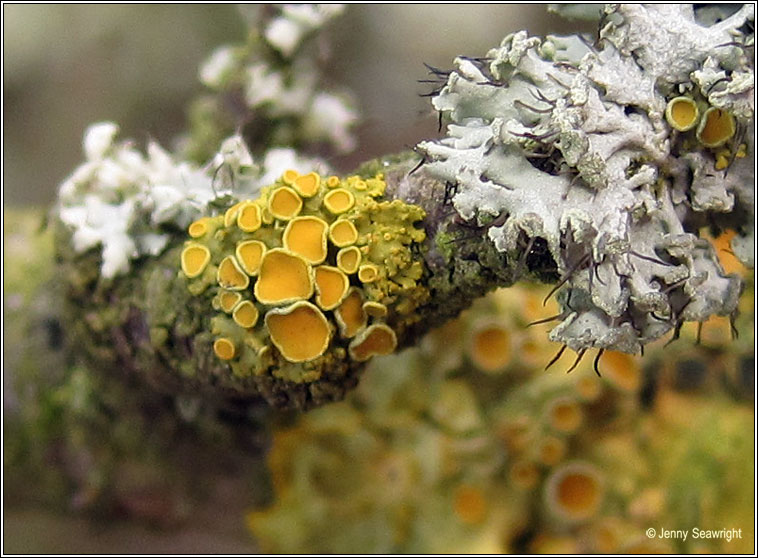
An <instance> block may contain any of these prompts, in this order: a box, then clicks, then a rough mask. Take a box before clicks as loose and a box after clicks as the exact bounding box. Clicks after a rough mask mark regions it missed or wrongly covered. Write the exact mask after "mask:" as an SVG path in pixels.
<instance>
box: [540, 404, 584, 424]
mask: <svg viewBox="0 0 758 558" xmlns="http://www.w3.org/2000/svg"><path fill="white" fill-rule="evenodd" d="M583 420H584V415H583V414H582V409H581V407H580V406H579V404H578V403H577V402H576V401H574V400H573V399H571V398H568V397H561V398H558V399H556V400H554V401H552V402H551V403H550V404H549V405H548V421H549V422H550V426H552V427H553V429H555V430H557V431H559V432H575V431H576V430H577V429H578V428H579V427H580V426H581V424H582V422H583Z"/></svg>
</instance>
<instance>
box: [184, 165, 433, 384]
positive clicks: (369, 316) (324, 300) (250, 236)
mask: <svg viewBox="0 0 758 558" xmlns="http://www.w3.org/2000/svg"><path fill="white" fill-rule="evenodd" d="M385 188H386V184H385V182H384V180H383V177H382V176H381V175H377V176H375V177H371V178H366V177H358V176H351V177H348V178H346V179H340V178H339V177H336V176H330V177H328V178H322V177H321V176H319V175H318V174H316V173H308V174H299V173H298V172H296V171H294V170H288V171H286V172H285V173H284V174H283V175H282V177H281V178H280V179H279V180H278V181H277V182H276V183H275V184H273V185H271V186H269V187H268V188H264V189H263V190H262V193H261V196H260V197H259V198H258V199H255V200H240V201H238V202H237V203H235V204H234V205H232V206H231V207H229V209H227V210H226V211H225V212H224V214H223V215H217V216H211V217H203V218H202V219H199V220H198V221H196V222H194V223H192V224H191V225H190V227H189V230H188V233H189V235H190V237H191V238H192V239H191V240H189V241H187V243H186V244H185V247H184V250H183V251H182V255H181V269H182V273H183V275H184V277H185V278H186V279H187V281H188V288H189V289H190V291H191V292H192V293H193V294H194V295H196V296H203V297H206V298H208V299H209V302H210V305H209V306H210V307H211V308H212V309H213V310H215V311H217V313H216V314H215V315H214V316H213V317H212V318H211V319H210V323H209V327H210V330H211V332H212V334H213V339H214V341H213V351H214V353H215V354H216V356H217V357H218V358H219V359H220V360H221V361H224V362H227V363H229V365H230V367H231V370H232V371H233V373H234V374H235V375H236V376H239V377H245V376H256V375H263V374H271V375H273V376H276V377H278V378H282V379H285V380H289V381H294V382H310V381H315V380H317V379H319V378H320V377H321V376H322V375H323V374H324V373H327V372H329V373H332V374H340V373H344V371H345V370H347V369H348V368H350V367H352V366H356V365H359V363H363V362H365V361H367V360H369V359H371V358H372V357H374V356H378V355H385V354H389V353H392V352H393V351H394V350H395V348H396V347H397V344H398V338H399V337H401V336H402V335H403V333H404V331H405V329H406V328H407V327H408V326H409V325H411V324H412V323H414V322H415V321H417V320H418V316H417V314H416V312H415V311H416V309H417V308H418V307H419V306H420V305H421V304H423V303H424V302H426V301H427V299H428V297H429V293H428V290H427V289H426V287H424V285H423V283H422V281H421V280H422V278H423V275H424V266H423V263H422V260H421V257H420V256H419V254H420V250H419V248H420V243H421V242H423V240H424V238H425V234H424V231H423V230H422V229H421V228H420V227H418V226H417V224H418V222H419V221H420V220H421V219H423V218H424V212H423V210H422V209H421V208H419V207H418V206H415V205H411V204H407V203H405V202H402V201H400V200H393V201H387V200H384V199H383V196H384V191H385Z"/></svg>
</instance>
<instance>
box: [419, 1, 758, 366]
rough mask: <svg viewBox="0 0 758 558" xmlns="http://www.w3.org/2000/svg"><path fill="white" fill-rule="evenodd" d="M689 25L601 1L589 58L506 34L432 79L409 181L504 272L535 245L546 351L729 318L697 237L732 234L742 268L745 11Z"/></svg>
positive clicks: (748, 122) (746, 249)
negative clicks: (548, 326) (433, 187)
mask: <svg viewBox="0 0 758 558" xmlns="http://www.w3.org/2000/svg"><path fill="white" fill-rule="evenodd" d="M697 16H698V13H697V10H695V9H694V8H693V7H692V6H685V5H677V6H669V5H665V6H664V5H656V6H640V5H613V6H609V7H607V8H606V9H605V13H604V14H603V18H602V21H601V23H600V27H599V29H600V31H599V36H598V39H597V41H596V42H595V44H594V45H593V44H591V43H590V41H588V40H585V39H583V38H581V37H576V36H575V37H555V36H548V37H547V38H545V39H544V40H543V39H540V38H537V37H529V36H528V35H527V33H526V32H519V33H515V34H512V35H508V36H507V37H506V38H505V39H504V40H503V42H502V43H501V45H500V46H499V47H498V48H494V49H492V50H490V51H489V52H488V53H487V55H486V56H485V57H483V58H467V57H459V58H457V59H456V62H455V64H456V68H455V69H454V70H452V71H450V72H442V71H438V70H436V69H434V70H432V71H433V73H435V74H436V75H437V77H438V78H439V80H440V88H439V90H438V92H437V93H436V95H435V96H434V98H433V104H434V107H435V108H436V109H437V110H438V111H440V113H441V114H442V117H443V118H446V119H447V120H448V122H449V124H448V127H447V136H446V137H444V138H443V139H441V140H439V141H425V142H422V143H421V144H419V146H418V148H419V149H420V150H421V151H422V152H423V153H424V154H425V164H424V165H423V167H422V168H423V169H424V171H425V172H426V173H427V174H428V175H430V176H431V177H434V178H436V179H438V180H441V181H446V182H447V183H448V184H451V185H452V186H453V188H452V190H453V192H454V195H453V196H452V205H453V206H454V208H455V210H456V212H457V214H458V216H459V217H460V218H461V219H463V220H465V221H466V222H467V223H471V224H472V226H474V227H475V228H480V229H484V230H486V232H485V233H484V234H486V235H487V236H488V238H489V240H490V241H491V242H492V244H493V246H494V248H495V249H496V250H498V251H499V252H500V253H502V254H503V256H504V257H505V258H507V260H508V261H510V262H515V261H519V260H522V259H523V258H524V251H525V250H526V251H527V255H528V251H529V250H530V249H531V247H532V246H534V244H535V242H537V241H539V242H541V243H544V244H546V245H547V248H548V250H549V253H550V256H551V257H552V259H553V260H554V262H555V264H556V268H557V269H556V271H557V273H558V275H559V281H558V283H559V286H563V289H562V290H561V291H560V292H559V294H558V297H559V300H560V301H561V303H562V305H563V312H562V313H561V314H560V315H559V316H558V317H557V319H558V320H559V321H560V324H559V325H558V326H557V327H555V328H554V329H553V331H552V332H551V334H550V337H551V339H552V340H554V341H559V342H561V343H563V344H564V345H567V346H569V347H570V348H572V349H574V350H576V351H580V352H582V351H585V350H587V349H589V348H593V347H594V348H599V349H614V350H621V351H624V352H635V351H638V350H640V348H641V347H642V346H643V345H644V344H646V343H647V342H649V341H651V340H654V339H656V338H658V337H661V336H662V335H664V334H665V333H667V332H669V331H671V330H673V331H674V334H675V335H677V334H678V331H679V328H680V327H681V326H682V324H683V323H684V322H685V321H704V320H705V319H707V318H708V317H709V316H710V315H713V314H719V315H728V314H730V313H732V312H733V311H734V310H735V308H736V306H737V298H738V296H739V292H740V289H741V281H740V279H739V278H738V277H736V276H734V275H730V274H727V273H726V272H725V271H724V270H723V268H722V267H721V265H720V264H719V262H718V258H717V257H716V251H715V250H714V249H713V246H712V245H711V244H710V242H709V241H708V240H707V239H706V238H705V235H704V234H702V233H703V232H705V230H706V229H710V230H711V231H716V232H717V233H718V232H719V231H723V230H733V231H736V233H737V234H736V235H735V236H734V239H733V241H732V250H733V251H734V252H735V254H737V255H738V257H739V258H740V259H741V260H742V261H743V263H745V264H746V265H748V266H751V267H752V263H753V255H752V254H753V245H754V241H753V215H754V201H753V194H754V186H753V183H754V171H753V168H754V144H753V135H752V131H751V130H752V127H753V122H754V104H753V91H754V68H753V54H752V49H753V48H754V34H753V30H752V23H753V21H754V7H753V6H751V5H745V6H744V7H742V8H739V9H733V10H731V13H730V14H727V15H726V16H725V17H724V18H723V21H720V22H718V23H712V24H707V23H705V22H701V21H698V19H697ZM485 227H486V229H485ZM453 257H454V256H453ZM564 285H565V286H564Z"/></svg>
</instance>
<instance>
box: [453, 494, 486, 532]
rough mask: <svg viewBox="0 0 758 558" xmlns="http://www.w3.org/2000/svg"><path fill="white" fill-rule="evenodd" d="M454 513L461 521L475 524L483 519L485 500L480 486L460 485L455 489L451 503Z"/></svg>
mask: <svg viewBox="0 0 758 558" xmlns="http://www.w3.org/2000/svg"><path fill="white" fill-rule="evenodd" d="M453 509H454V510H455V515H456V516H458V519H460V520H461V521H462V522H463V523H466V524H468V525H476V524H478V523H481V522H482V521H484V518H485V516H486V514H487V500H486V499H485V498H484V492H483V491H482V489H481V488H478V487H475V486H470V485H462V486H459V487H458V488H457V489H456V491H455V500H454V504H453Z"/></svg>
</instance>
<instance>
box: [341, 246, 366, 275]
mask: <svg viewBox="0 0 758 558" xmlns="http://www.w3.org/2000/svg"><path fill="white" fill-rule="evenodd" d="M360 263H361V251H360V250H359V249H358V248H357V247H356V246H348V247H347V248H343V249H342V250H340V251H339V252H337V267H339V268H340V269H341V270H342V271H344V272H345V273H347V274H348V275H352V274H353V273H355V272H356V271H358V266H359V264H360Z"/></svg>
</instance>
